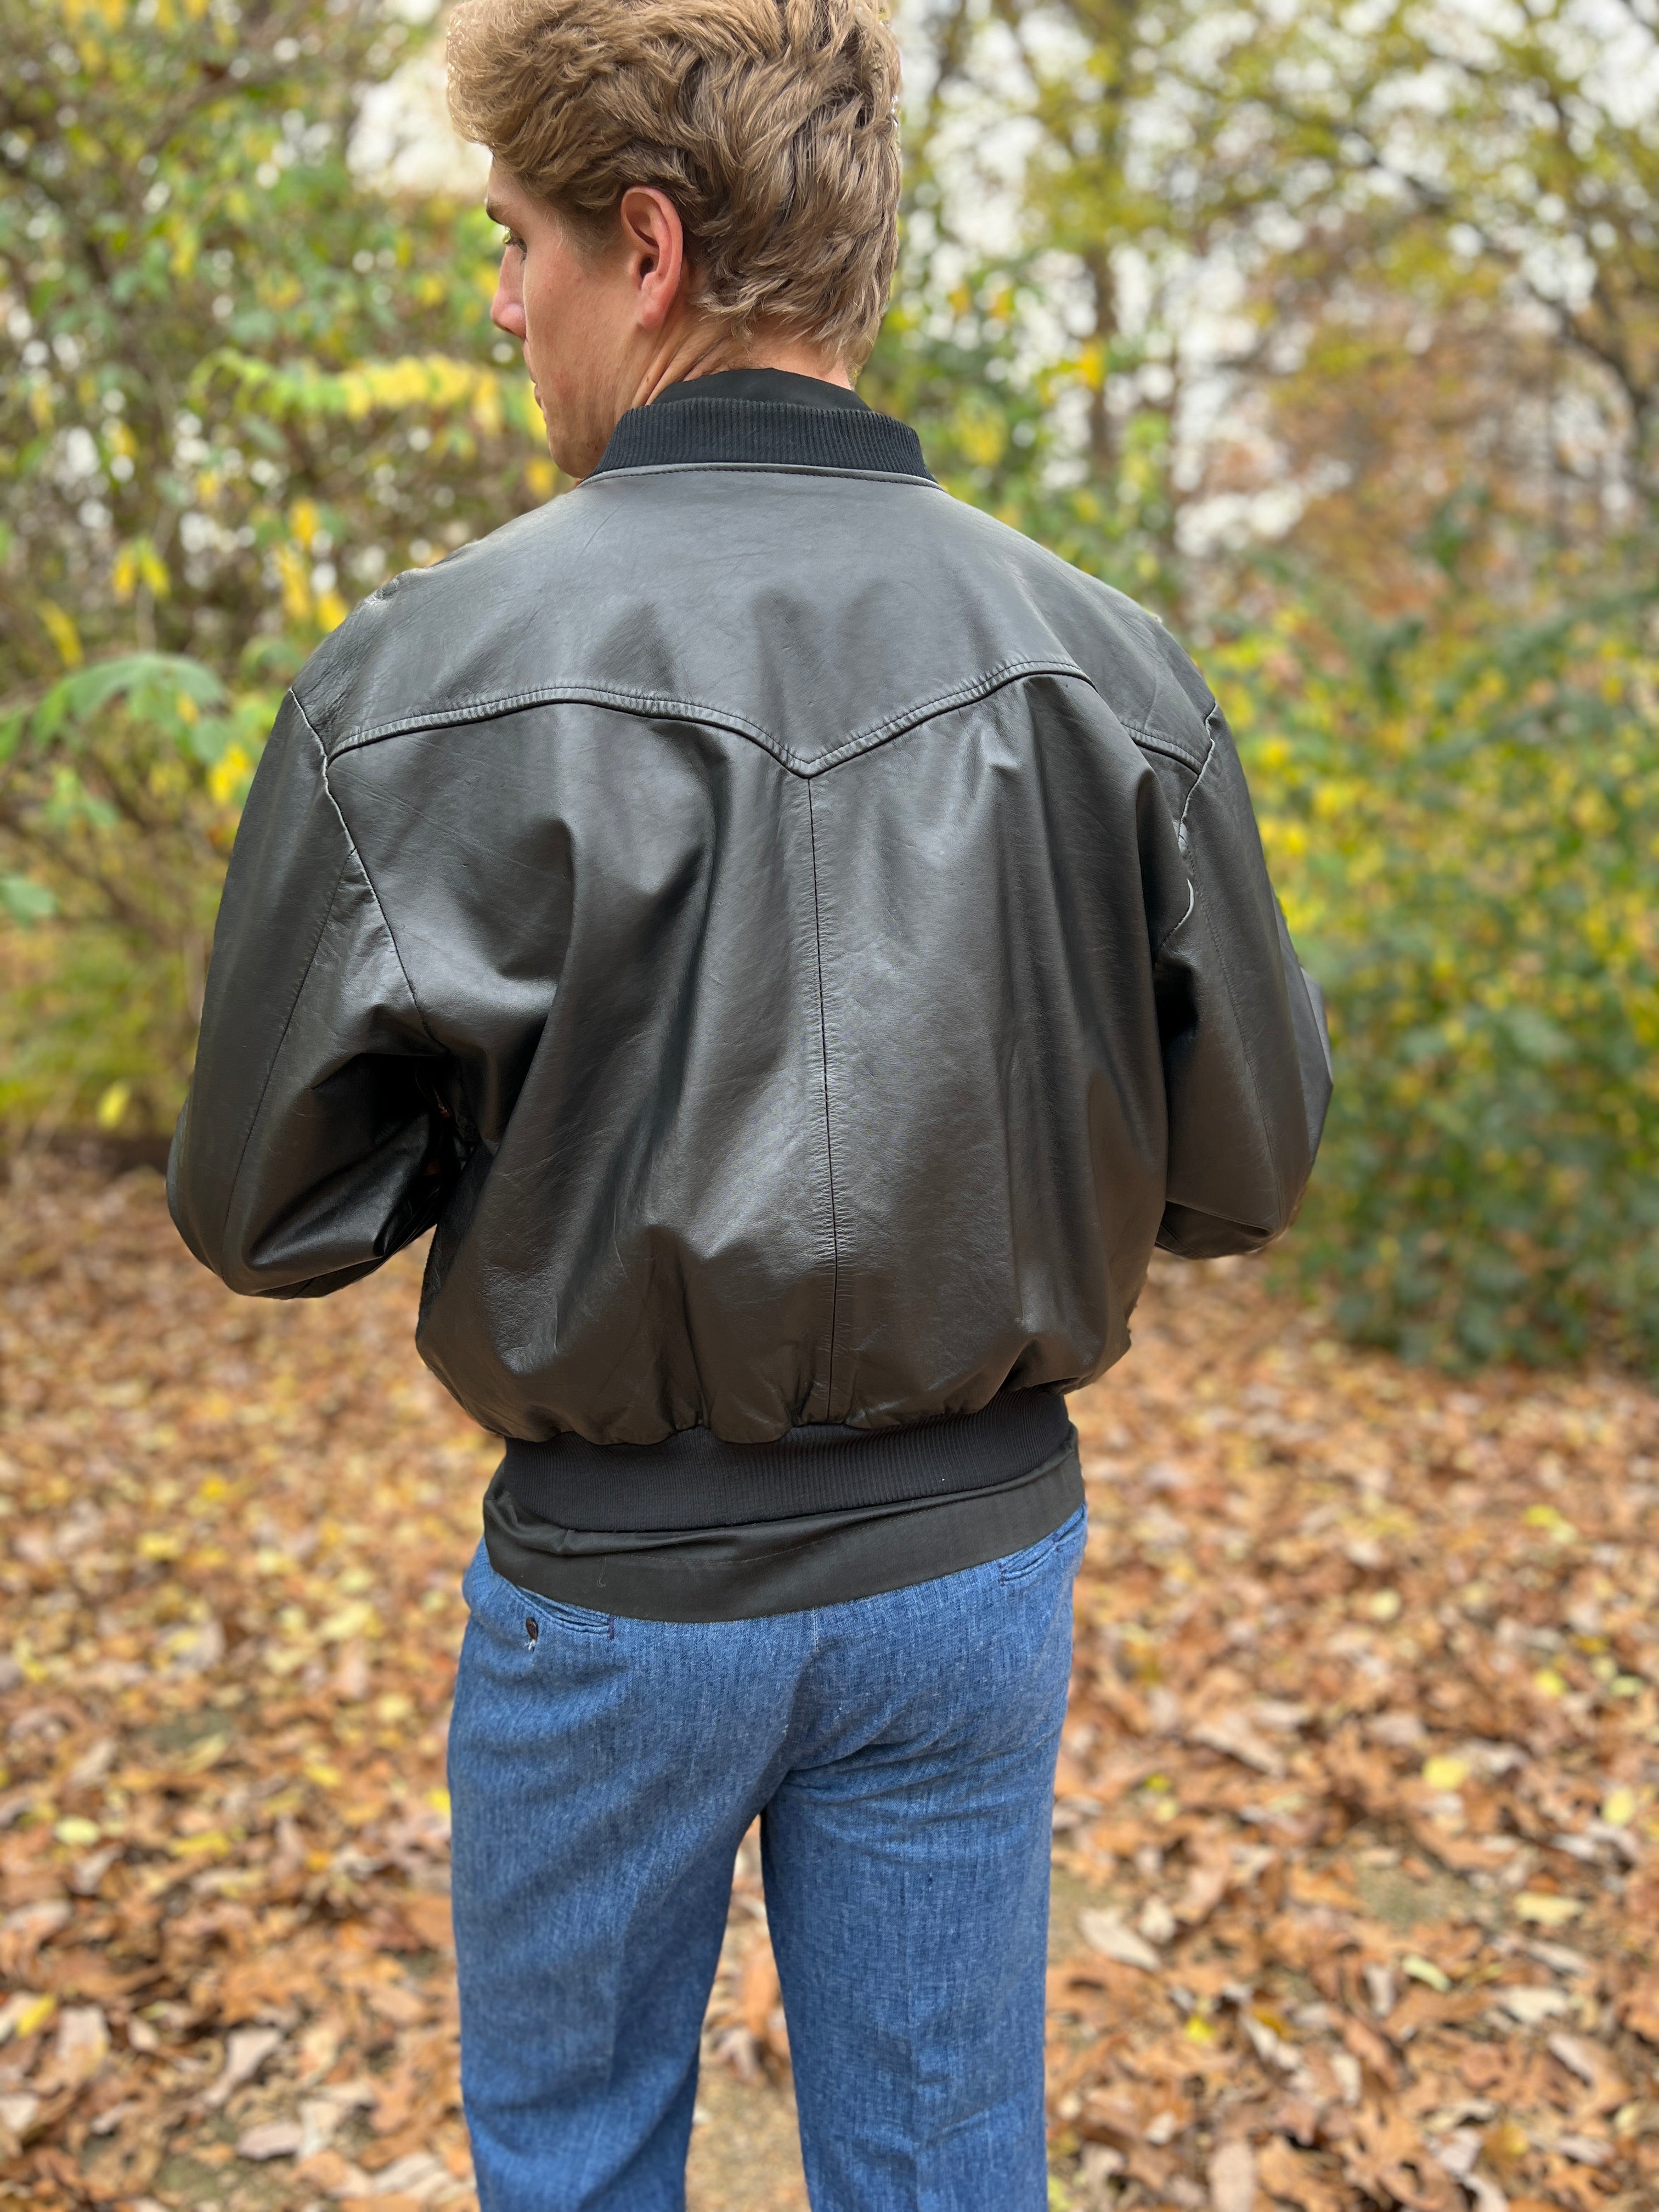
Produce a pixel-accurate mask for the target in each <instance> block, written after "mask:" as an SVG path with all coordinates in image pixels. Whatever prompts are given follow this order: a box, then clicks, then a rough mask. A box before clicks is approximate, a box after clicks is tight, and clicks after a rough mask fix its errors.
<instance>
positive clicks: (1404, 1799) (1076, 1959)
mask: <svg viewBox="0 0 1659 2212" xmlns="http://www.w3.org/2000/svg"><path fill="white" fill-rule="evenodd" d="M0 1222H3V1234H4V1243H5V1249H6V1252H7V1261H6V1303H5V1305H4V1308H3V1318H0V1360H3V1365H4V1373H5V1381H6V1390H7V1405H6V1411H5V1415H4V1427H3V1431H0V1551H3V1565H0V1588H3V1591H4V1600H5V1620H6V1629H7V1635H6V1638H4V1639H0V1730H3V1737H4V1741H3V1746H0V1759H3V1772H0V1879H3V1894H0V2174H3V2179H0V2203H4V2202H6V2201H8V2192H9V2201H10V2202H13V2203H27V2204H30V2205H33V2206H40V2207H45V2208H62V2212H71V2208H74V2212H79V2208H82V2207H92V2206H108V2207H125V2208H128V2212H155V2207H158V2206H162V2207H172V2206H185V2205H188V2206H193V2207H196V2208H197V2212H209V2208H217V2212H276V2208H280V2209H281V2212H301V2208H302V2207H311V2206H315V2207H319V2208H326V2207H327V2206H329V2205H330V2204H336V2205H343V2206H347V2207H350V2206H353V2205H356V2206H362V2207H364V2208H368V2207H370V2206H372V2207H373V2208H374V2212H406V2208H409V2207H411V2206H416V2205H418V2206H422V2207H435V2208H437V2209H438V2212H446V2208H454V2212H464V2208H466V2207H468V2206H470V2205H471V2203H473V2201H474V2200H473V2198H472V2195H471V2172H470V2167H469V2165H468V2160H467V2154H466V2147H465V2130H464V2127H463V2125H462V2122H461V2118H460V2113H459V2097H458V2092H457V2087H456V2074H455V2015H454V1996H453V1959H452V1955H451V1953H450V1949H449V1938H448V1900H447V1803H446V1801H445V1799H444V1796H443V1790H442V1784H443V1737H444V1726H445V1717H446V1714H447V1706H448V1700H449V1695H450V1688H451V1683H452V1680H453V1663H454V1656H455V1651H456V1649H457V1647H458V1644H459V1632H460V1627H461V1624H462V1620H463V1608H462V1607H461V1603H460V1599H459V1575H460V1571H461V1569H462V1568H463V1566H464V1565H465V1560H466V1559H467V1557H468V1556H469V1554H470V1553H471V1547H472V1545H473V1543H474V1541H476V1534H477V1525H478V1522H477V1502H478V1495H479V1492H480V1491H481V1489H482V1487H483V1482H484V1480H485V1479H486V1478H487V1475H488V1472H489V1468H490V1466H491V1465H492V1464H493V1458H494V1454H495V1446H494V1444H493V1443H492V1442H491V1441H490V1440H489V1439H487V1438H483V1437H479V1436H478V1435H477V1432H476V1431H473V1430H472V1429H471V1427H470V1425H468V1423H467V1422H466V1421H465V1418H464V1417H463V1416H462V1415H461V1414H460V1413H459V1412H458V1411H457V1410H456V1409H455V1407H453V1405H452V1404H451V1403H450V1402H449V1401H448V1400H447V1398H446V1397H445V1396H444V1395H443V1393H442V1392H441V1390H440V1389H439V1388H438V1386H437V1385H436V1383H434V1382H432V1381H431V1380H430V1379H429V1378H428V1377H427V1376H425V1374H424V1373H423V1371H422V1370H421V1368H420V1367H419V1365H418V1363H417V1362H416V1359H415V1357H414V1354H413V1352H412V1349H411V1347H410V1324H411V1319H412V1312H413V1306H414V1300H415V1291H416V1270H417V1265H418V1263H417V1261H416V1260H415V1259H414V1258H413V1257H412V1256H410V1257H406V1258H404V1259H402V1260H400V1261H397V1262H395V1263H393V1265H392V1267H389V1268H388V1269H386V1271H384V1273H382V1274H381V1275H380V1276H378V1277H376V1278H374V1279H373V1280H371V1281H369V1282H367V1283H364V1284H362V1285H356V1287H354V1288H353V1289H352V1290H350V1291H347V1292H346V1293H345V1294H344V1295H343V1297H339V1298H337V1299H333V1300H329V1301H326V1302H319V1303H314V1304H313V1303H309V1302H301V1303H296V1304H276V1305H272V1304H249V1303H245V1302H242V1301H240V1300H232V1299H230V1298H229V1297H228V1296H227V1295H226V1294H225V1293H224V1292H223V1291H222V1290H221V1289H220V1288H219V1286H218V1285H216V1284H215V1283H214V1282H213V1280H212V1279H211V1278H210V1277H209V1276H208V1275H207V1274H206V1273H204V1271H202V1270H201V1269H200V1268H198V1267H197V1266H196V1265H195V1263H194V1262H193V1261H191V1260H190V1258H189V1257H188V1255H186V1254H185V1253H184V1251H183V1250H182V1249H181V1248H180V1247H179V1245H178V1243H177V1242H176V1239H175V1238H174V1237H173V1232H172V1230H171V1228H170V1226H169V1225H168V1224H167V1219H166V1215H165V1212H164V1210H163V1207H162V1205H161V1196H160V1190H159V1185H158V1184H157V1182H156V1181H155V1178H154V1177H152V1176H143V1175H139V1176H126V1177H124V1178H122V1179H121V1180H119V1181H118V1182H100V1181H98V1180H96V1179H94V1178H93V1177H91V1176H88V1175H85V1174H83V1173H79V1172H74V1171H70V1170H65V1169H64V1168H61V1167H58V1166H52V1167H50V1168H39V1167H37V1168H34V1169H32V1170H30V1171H29V1173H28V1174H27V1176H19V1177H17V1178H16V1179H15V1180H14V1182H13V1184H12V1187H11V1188H10V1189H9V1191H3V1190H0ZM1136 1338H1137V1348H1136V1351H1135V1352H1134V1353H1133V1355H1132V1357H1131V1358H1130V1360H1129V1361H1128V1362H1127V1363H1126V1364H1125V1365H1124V1367H1123V1368H1122V1369H1121V1370H1119V1371H1118V1373H1116V1374H1115V1375H1114V1376H1110V1377H1109V1378H1108V1379H1107V1381H1106V1382H1105V1383H1103V1384H1102V1385H1100V1386H1098V1387H1097V1389H1094V1390H1092V1391H1091V1392H1089V1393H1087V1394H1085V1395H1084V1396H1082V1397H1080V1398H1079V1399H1077V1400H1075V1401H1073V1411H1074V1413H1075V1415H1076V1418H1077V1419H1078V1424H1079V1431H1080V1434H1081V1436H1082V1439H1083V1444H1084V1454H1085V1470H1086V1473H1087V1474H1088V1477H1089V1486H1090V1503H1091V1520H1092V1534H1091V1541H1090V1551H1089V1558H1088V1562H1087V1564H1086V1565H1085V1572H1084V1575H1083V1577H1082V1578H1081V1580H1080V1582H1079V1607H1078V1643H1077V1668H1076V1680H1075V1686H1074V1695H1073V1711H1072V1716H1071V1719H1070V1723H1069V1724H1068V1729H1067V1733H1066V1747H1065V1751H1064V1753H1063V1755H1062V1759H1061V1766H1060V1802H1059V1805H1058V1808H1057V1811H1056V1816H1055V1828H1056V1868H1057V1886H1056V1933H1057V1944H1056V1951H1057V1955H1056V1960H1055V1964H1054V1971H1053V1973H1052V1975H1051V1984H1050V1998H1051V2003H1050V2017H1051V2047H1050V2054H1049V2062H1050V2063H1049V2081H1050V2088H1051V2106H1052V2112H1053V2118H1054V2145H1055V2170H1056V2174H1057V2177H1058V2179H1057V2184H1056V2191H1055V2201H1056V2203H1057V2204H1058V2203H1061V2202H1062V2201H1063V2202H1065V2203H1069V2204H1070V2205H1071V2206H1072V2207H1073V2208H1075V2212H1092V2208H1095V2207H1104V2206H1121V2207H1124V2208H1126V2212H1127V2208H1139V2207H1146V2208H1167V2207H1177V2208H1182V2212H1188V2208H1193V2212H1196V2208H1200V2207H1206V2206H1207V2207H1211V2208H1212V2212H1268V2208H1271V2207H1275V2206H1278V2207H1288V2208H1291V2212H1350V2209H1351V2208H1365V2207H1371V2206H1376V2207H1379V2208H1389V2207H1396V2206H1398V2207H1406V2208H1409V2212H1462V2208H1464V2207H1472V2208H1474V2212H1502V2208H1503V2207H1504V2205H1506V2204H1507V2205H1508V2207H1509V2208H1510V2212H1539V2208H1541V2207H1556V2208H1560V2212H1638V2208H1639V2209H1640V2212H1646V2208H1650V2207H1651V2205H1652V2204H1653V2203H1655V2202H1656V2201H1659V2103H1656V2101H1655V2100H1654V2099H1653V2096H1652V2090H1653V2084H1654V2076H1655V2067H1656V2062H1659V1955H1656V1952H1655V1948H1654V1941H1655V1936H1654V1931H1655V1928H1656V1911H1655V1907H1656V1905H1659V1687H1656V1686H1659V1649H1656V1641H1659V1605H1656V1598H1659V1554H1656V1553H1655V1551H1654V1548H1653V1546H1652V1541H1651V1539H1652V1535H1653V1534H1654V1531H1655V1514H1656V1509H1659V1401H1656V1399H1655V1398H1654V1396H1653V1395H1651V1394H1650V1393H1649V1392H1648V1391H1646V1390H1644V1389H1641V1388H1640V1387H1638V1385H1636V1384H1635V1383H1632V1382H1630V1381H1628V1380H1621V1379H1618V1378H1610V1377H1607V1376H1565V1377H1539V1376H1517V1375H1516V1374H1514V1373H1507V1372H1506V1373H1504V1374H1495V1375H1489V1376H1484V1377H1481V1378H1478V1379H1474V1380H1470V1379H1468V1378H1447V1377H1444V1376H1435V1375H1430V1374H1425V1373H1424V1372H1421V1371H1418V1370H1407V1369H1403V1368H1401V1367H1400V1366H1399V1365H1398V1364H1396V1363H1395V1362H1393V1361H1391V1360H1389V1359H1387V1358H1382V1357H1374V1358H1373V1357H1366V1356H1363V1355H1359V1354H1356V1353H1354V1352H1351V1351H1349V1350H1347V1349H1346V1348H1345V1347H1342V1346H1339V1345H1337V1344H1336V1343H1335V1342H1334V1341H1332V1340H1330V1339H1328V1337H1327V1336H1326V1335H1325V1334H1323V1333H1322V1328H1321V1325H1320V1322H1319V1318H1318V1316H1317V1315H1316V1314H1314V1313H1311V1312H1310V1311H1308V1310H1304V1309H1302V1308H1299V1307H1297V1306H1295V1305H1292V1304H1287V1303H1285V1301H1284V1300H1283V1299H1281V1298H1278V1297H1274V1296H1273V1294H1272V1293H1271V1292H1270V1291H1268V1290H1267V1287H1266V1286H1265V1285H1264V1282H1263V1279H1262V1278H1261V1273H1260V1271H1259V1270H1258V1269H1256V1268H1255V1267H1249V1266H1240V1267H1224V1268H1218V1269H1207V1270H1202V1271H1185V1272H1180V1273H1177V1272H1176V1271H1174V1270H1172V1269H1171V1270H1164V1269H1162V1268H1160V1270H1159V1271H1158V1273H1157V1274H1156V1275H1155V1278H1154V1281H1153V1284H1152V1287H1151V1288H1150V1289H1149V1291H1148V1293H1147V1296H1146V1300H1145V1301H1144V1303H1143V1306H1142V1309H1141V1312H1140V1314H1139V1316H1138V1317H1137V1323H1136ZM787 2048H788V2046H787V2034H786V2033H785V2031H784V2027H783V2021H782V2015H781V2008H780V2005H779V2002H778V1996H777V1989H776V1981H775V1972H774V1970H773V1968H772V1966H771V1960H770V1954H769V1946H768V1945H767V1942H766V1936H765V1926H764V1911H763V1905H762V1902H761V1899H760V1893H759V1881H758V1873H757V1863H756V1859H755V1853H754V1849H753V1844H752V1842H751V1843H750V1844H748V1845H746V1846H745V1849H744V1853H743V1854H741V1855H740V1857H739V1864H738V1875H737V1881H736V1884H735V1887H734V1896H733V1906H732V1922H731V1928H730V1930H729V1933H728V1938H727V1942H726V1950H725V1953H724V1954H723V1957H722V1960H721V1965H720V1971H719V1973H718V1974H717V1977H716V1981H715V1988H714V1996H713V2000H712V2002H711V2005H710V2008H709V2021H708V2032H707V2035H706V2039H705V2051H706V2055H707V2058H708V2062H709V2063H711V2065H713V2066H714V2067H716V2068H718V2069H722V2070H723V2069H727V2068H729V2069H732V2071H733V2072H735V2073H736V2075H738V2076H739V2077H740V2079H744V2080H750V2081H759V2080H760V2077H762V2076H763V2075H765V2076H769V2078H770V2080H771V2081H773V2082H776V2081H780V2080H781V2079H783V2078H784V2077H785V2075H786V2074H787ZM712 2132H714V2130H703V2131H700V2137H701V2136H702V2135H705V2134H708V2133H712ZM697 2155H698V2156H701V2157H702V2158H703V2160H704V2169H703V2170H704V2173H705V2179H704V2181H703V2182H702V2184H701V2185H700V2187H701V2188H702V2191H703V2201H706V2202H707V2203H708V2205H709V2206H710V2208H711V2212H713V2208H714V2207H716V2206H718V2204H719V2203H720V2195H719V2184H718V2180H717V2179H714V2180H710V2179H708V2178H707V2177H708V2176H709V2175H714V2174H717V2172H718V2161H717V2160H714V2163H713V2164H710V2163H709V2162H708V2160H709V2154H708V2152H707V2150H706V2147H703V2146H702V2145H701V2142H700V2149H699V2153H698V2154H697ZM694 2162H695V2161H694ZM788 2186H789V2188H791V2189H793V2188H794V2187H796V2186H798V2183H796V2182H791V2183H789V2185H788ZM783 2193H784V2184H783V2182H782V2181H781V2182H780V2196H779V2201H780V2202H782V2201H783ZM791 2201H794V2200H793V2198H792V2199H791Z"/></svg>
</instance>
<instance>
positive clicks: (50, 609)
mask: <svg viewBox="0 0 1659 2212" xmlns="http://www.w3.org/2000/svg"><path fill="white" fill-rule="evenodd" d="M35 611H36V613H37V614H38V615H39V616H40V620H41V623H42V624H43V626H44V627H45V629H46V635H48V637H50V638H51V640H52V643H53V645H54V646H55V647H57V649H58V659H59V660H61V661H62V662H63V664H64V667H65V668H78V667H79V666H80V665H81V661H82V650H81V633H80V631H79V630H78V629H76V627H75V623H74V622H73V620H72V619H71V618H70V616H68V615H66V614H65V613H64V610H63V608H62V607H60V606H59V605H58V603H57V601H56V600H55V599H37V600H36V601H35Z"/></svg>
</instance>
